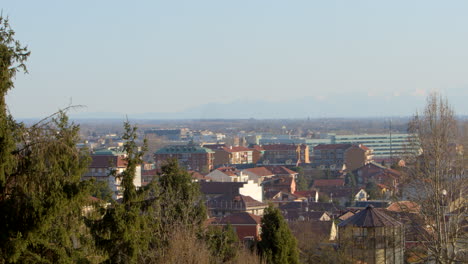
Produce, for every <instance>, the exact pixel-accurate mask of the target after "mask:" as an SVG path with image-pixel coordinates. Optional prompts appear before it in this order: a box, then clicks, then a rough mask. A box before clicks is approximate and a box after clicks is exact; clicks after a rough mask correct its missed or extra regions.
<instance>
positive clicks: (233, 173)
mask: <svg viewBox="0 0 468 264" xmlns="http://www.w3.org/2000/svg"><path fill="white" fill-rule="evenodd" d="M216 170H219V171H220V172H222V173H224V174H226V175H228V176H237V174H236V173H239V170H237V169H236V168H234V167H221V168H217V169H216Z"/></svg>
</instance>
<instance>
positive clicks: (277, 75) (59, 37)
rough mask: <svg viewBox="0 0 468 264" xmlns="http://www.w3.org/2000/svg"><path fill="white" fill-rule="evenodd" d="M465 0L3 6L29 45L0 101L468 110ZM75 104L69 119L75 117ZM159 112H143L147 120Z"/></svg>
mask: <svg viewBox="0 0 468 264" xmlns="http://www.w3.org/2000/svg"><path fill="white" fill-rule="evenodd" d="M467 8H468V2H466V1H450V2H440V1H422V0H415V1H392V2H376V1H320V2H315V1H294V2H290V1H289V2H286V1H266V0H264V1H235V2H231V1H215V0H212V1H205V0H200V1H143V2H138V3H130V2H128V1H79V2H61V1H40V2H37V1H29V2H25V1H10V2H7V3H4V4H3V6H2V12H3V16H8V17H9V18H10V24H11V25H12V28H13V29H14V30H15V32H16V39H18V40H19V41H20V42H21V43H22V44H23V45H27V46H28V47H29V49H30V50H31V52H32V54H31V57H30V59H29V61H28V62H27V65H28V68H29V71H30V74H28V75H24V74H18V76H17V79H16V81H15V88H14V89H13V90H11V91H10V92H9V94H8V97H7V104H8V106H9V109H10V111H11V113H12V114H13V116H14V117H15V118H18V119H21V118H23V119H24V118H39V117H44V116H47V115H49V114H50V113H53V112H55V111H57V110H58V109H59V108H63V107H66V106H67V105H69V104H70V102H71V104H77V105H85V106H86V108H85V109H84V110H82V113H84V114H82V115H86V114H89V115H93V114H94V113H119V114H121V115H128V116H129V117H131V116H144V114H148V115H150V114H151V113H158V115H159V114H160V115H161V116H163V115H167V116H168V119H171V118H173V117H176V118H184V117H185V118H189V119H191V118H200V119H207V118H208V119H209V118H226V119H230V118H235V117H236V115H234V114H235V111H238V113H237V118H259V119H261V118H273V119H275V118H307V117H311V118H336V117H365V116H369V117H378V116H411V115H413V114H414V113H415V112H416V110H418V109H421V108H423V107H424V104H425V97H426V96H427V95H428V93H430V92H431V91H438V92H440V93H441V94H442V95H444V96H447V98H448V100H449V103H450V104H451V105H452V106H453V108H454V109H455V112H456V114H458V115H461V116H463V115H468V104H466V103H465V102H464V101H465V99H466V98H468V80H467V78H466V70H467V69H468V60H467V59H468V49H466V47H467V46H468V34H467V33H468V28H467V27H466V25H467V24H468V16H466V12H465V11H466V10H468V9H467ZM79 113H80V112H79V111H78V114H76V115H79ZM158 118H160V117H159V116H156V119H158Z"/></svg>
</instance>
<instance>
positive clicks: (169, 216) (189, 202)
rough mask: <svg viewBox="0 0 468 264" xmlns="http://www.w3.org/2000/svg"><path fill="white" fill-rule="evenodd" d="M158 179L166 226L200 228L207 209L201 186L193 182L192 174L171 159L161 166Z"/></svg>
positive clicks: (163, 218)
mask: <svg viewBox="0 0 468 264" xmlns="http://www.w3.org/2000/svg"><path fill="white" fill-rule="evenodd" d="M158 180H159V189H160V203H161V206H162V207H163V208H164V211H163V214H164V215H163V216H162V217H161V219H162V220H163V224H164V228H165V229H171V228H174V227H175V225H179V226H183V227H185V228H189V229H193V230H195V229H197V228H199V227H200V226H201V224H202V223H203V221H204V220H205V219H206V209H205V206H204V203H203V199H202V196H201V192H200V186H199V185H198V184H197V183H194V182H192V177H191V176H190V174H189V173H188V172H187V171H186V170H184V169H182V168H180V167H179V163H178V162H177V160H175V159H170V160H168V161H167V163H166V164H165V165H163V166H162V167H161V173H160V175H159V177H158Z"/></svg>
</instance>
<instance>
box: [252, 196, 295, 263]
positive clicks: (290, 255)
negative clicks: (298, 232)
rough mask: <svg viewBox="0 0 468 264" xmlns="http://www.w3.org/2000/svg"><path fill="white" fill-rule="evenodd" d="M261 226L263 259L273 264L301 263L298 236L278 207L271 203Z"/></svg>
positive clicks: (260, 244) (260, 247) (260, 245)
mask: <svg viewBox="0 0 468 264" xmlns="http://www.w3.org/2000/svg"><path fill="white" fill-rule="evenodd" d="M261 227H262V235H261V241H260V242H259V243H258V249H259V253H260V255H261V257H262V259H263V260H265V261H266V262H267V263H271V264H280V263H291V264H292V263H299V252H298V249H297V241H296V238H295V237H294V236H293V234H292V233H291V230H290V229H289V227H288V225H287V223H286V221H285V220H284V218H283V216H282V215H281V212H280V211H279V209H278V208H275V207H273V205H270V206H269V207H268V208H267V209H266V210H265V212H264V215H263V218H262V225H261Z"/></svg>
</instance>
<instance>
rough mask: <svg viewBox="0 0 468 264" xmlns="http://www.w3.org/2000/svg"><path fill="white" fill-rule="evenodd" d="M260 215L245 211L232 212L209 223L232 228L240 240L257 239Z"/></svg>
mask: <svg viewBox="0 0 468 264" xmlns="http://www.w3.org/2000/svg"><path fill="white" fill-rule="evenodd" d="M261 219H262V217H260V216H258V215H254V214H251V213H247V212H242V213H234V214H230V215H228V216H225V217H223V218H221V219H220V220H219V221H214V222H212V223H211V225H215V226H227V225H230V226H231V227H232V228H234V230H235V232H236V234H237V237H238V238H239V240H240V241H244V242H246V241H252V240H253V241H258V240H260V233H261Z"/></svg>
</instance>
